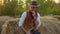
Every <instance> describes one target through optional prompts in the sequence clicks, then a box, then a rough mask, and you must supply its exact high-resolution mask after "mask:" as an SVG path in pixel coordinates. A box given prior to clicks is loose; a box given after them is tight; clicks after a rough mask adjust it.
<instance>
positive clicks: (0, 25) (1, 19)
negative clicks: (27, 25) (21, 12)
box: [0, 16, 13, 33]
mask: <svg viewBox="0 0 60 34" xmlns="http://www.w3.org/2000/svg"><path fill="white" fill-rule="evenodd" d="M9 19H13V17H10V16H0V33H1V28H2V25H3V24H4V23H5V21H7V20H9Z"/></svg>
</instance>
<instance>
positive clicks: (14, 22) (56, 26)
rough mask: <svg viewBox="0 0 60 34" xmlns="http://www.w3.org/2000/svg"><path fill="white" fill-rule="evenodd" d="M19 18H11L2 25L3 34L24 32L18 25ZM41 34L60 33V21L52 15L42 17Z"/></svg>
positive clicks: (21, 33)
mask: <svg viewBox="0 0 60 34" xmlns="http://www.w3.org/2000/svg"><path fill="white" fill-rule="evenodd" d="M18 21H19V18H18V19H10V20H8V21H7V22H6V23H4V25H3V26H2V32H1V34H23V32H21V30H20V28H19V27H18ZM41 22H42V23H41V26H40V27H39V31H40V32H41V34H60V21H58V19H56V18H54V17H52V16H45V17H41Z"/></svg>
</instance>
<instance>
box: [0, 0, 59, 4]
mask: <svg viewBox="0 0 60 34" xmlns="http://www.w3.org/2000/svg"><path fill="white" fill-rule="evenodd" d="M10 1H12V0H10ZM21 1H23V2H24V3H25V0H21ZM45 1H47V0H45ZM52 1H54V2H55V3H60V0H52ZM7 2H8V0H7ZM18 3H19V0H18ZM3 4H4V0H0V5H3Z"/></svg>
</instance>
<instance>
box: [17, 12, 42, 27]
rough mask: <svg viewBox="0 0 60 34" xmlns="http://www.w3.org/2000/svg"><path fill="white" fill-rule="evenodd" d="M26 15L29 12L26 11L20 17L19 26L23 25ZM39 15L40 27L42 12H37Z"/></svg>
mask: <svg viewBox="0 0 60 34" xmlns="http://www.w3.org/2000/svg"><path fill="white" fill-rule="evenodd" d="M26 16H27V12H24V13H23V14H22V15H21V18H20V20H19V23H18V26H19V27H21V26H22V25H23V23H24V20H25V18H26ZM37 16H38V17H37V21H38V25H37V27H40V25H41V21H40V14H39V13H37Z"/></svg>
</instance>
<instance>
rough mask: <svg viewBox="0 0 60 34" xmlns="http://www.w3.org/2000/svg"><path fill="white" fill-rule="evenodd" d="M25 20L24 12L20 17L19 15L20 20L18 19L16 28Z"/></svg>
mask: <svg viewBox="0 0 60 34" xmlns="http://www.w3.org/2000/svg"><path fill="white" fill-rule="evenodd" d="M25 18H26V12H24V13H23V14H22V15H21V18H20V21H19V23H18V26H19V27H21V26H22V25H23V23H24V20H25Z"/></svg>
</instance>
